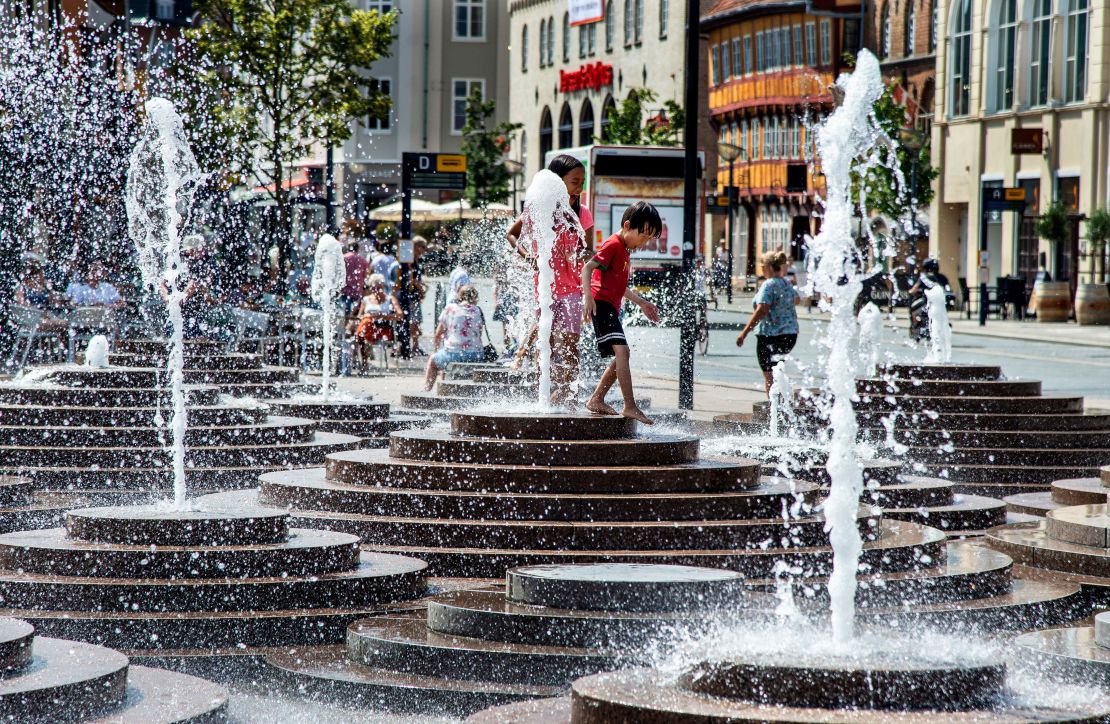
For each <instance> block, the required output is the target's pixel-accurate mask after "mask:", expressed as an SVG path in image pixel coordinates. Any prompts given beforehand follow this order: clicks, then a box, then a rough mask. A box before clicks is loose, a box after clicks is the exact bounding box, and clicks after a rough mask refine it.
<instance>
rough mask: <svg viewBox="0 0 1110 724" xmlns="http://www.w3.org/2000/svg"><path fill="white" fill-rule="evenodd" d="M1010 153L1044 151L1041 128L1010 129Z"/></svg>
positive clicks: (1040, 152) (1019, 153)
mask: <svg viewBox="0 0 1110 724" xmlns="http://www.w3.org/2000/svg"><path fill="white" fill-rule="evenodd" d="M1010 153H1012V154H1014V155H1021V154H1026V153H1030V154H1036V155H1038V156H1039V155H1040V154H1042V153H1044V129H1043V128H1012V129H1010Z"/></svg>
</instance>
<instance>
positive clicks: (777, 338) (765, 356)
mask: <svg viewBox="0 0 1110 724" xmlns="http://www.w3.org/2000/svg"><path fill="white" fill-rule="evenodd" d="M755 339H756V343H755V356H756V359H758V360H759V369H761V370H763V371H764V372H770V371H771V370H773V369H774V368H775V365H776V364H778V361H779V359H781V358H782V357H785V356H786V355H788V354H790V351H791V350H793V349H794V345H795V344H797V343H798V335H796V334H771V335H762V334H759V335H756V337H755Z"/></svg>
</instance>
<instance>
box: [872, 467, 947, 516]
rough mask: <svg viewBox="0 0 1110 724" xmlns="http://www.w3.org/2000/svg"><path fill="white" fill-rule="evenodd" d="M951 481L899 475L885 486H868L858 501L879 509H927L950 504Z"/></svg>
mask: <svg viewBox="0 0 1110 724" xmlns="http://www.w3.org/2000/svg"><path fill="white" fill-rule="evenodd" d="M954 494H955V493H954V491H953V490H952V481H950V480H942V479H940V478H925V477H921V476H916V475H899V476H898V477H897V479H896V480H895V481H894V482H893V483H891V484H886V485H868V486H867V487H866V488H865V489H864V491H863V494H862V495H861V496H860V500H861V501H862V502H863V503H870V504H872V505H877V506H879V507H880V508H884V509H886V508H928V507H932V506H938V505H950V504H951V503H952V496H953V495H954Z"/></svg>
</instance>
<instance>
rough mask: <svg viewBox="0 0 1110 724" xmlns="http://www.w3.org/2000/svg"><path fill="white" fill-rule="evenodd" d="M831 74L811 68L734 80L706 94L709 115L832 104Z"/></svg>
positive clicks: (760, 74) (757, 74) (758, 74)
mask: <svg viewBox="0 0 1110 724" xmlns="http://www.w3.org/2000/svg"><path fill="white" fill-rule="evenodd" d="M833 82H834V78H833V74H832V73H829V72H825V71H818V70H814V69H813V68H794V69H790V70H782V71H776V72H772V73H756V74H754V75H750V76H745V77H743V78H735V79H733V80H730V81H728V82H727V83H724V84H722V85H719V86H716V87H714V88H712V89H710V91H709V112H710V113H711V114H718V113H724V112H727V111H733V110H737V109H741V108H761V107H764V106H791V105H799V104H802V103H812V104H820V103H828V104H831V103H832V93H830V92H829V87H830V86H831V85H832V84H833Z"/></svg>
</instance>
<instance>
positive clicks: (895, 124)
mask: <svg viewBox="0 0 1110 724" xmlns="http://www.w3.org/2000/svg"><path fill="white" fill-rule="evenodd" d="M896 87H897V85H896V84H892V85H888V86H887V87H886V89H885V90H884V91H883V94H882V95H881V96H880V97H879V99H878V100H877V101H876V102H875V107H874V113H875V120H876V121H877V122H878V124H879V127H880V128H881V129H882V130H883V133H885V134H886V136H887V138H889V139H890V140H891V141H892V143H891V144H890V145H888V146H886V147H883V148H880V149H879V151H878V156H879V161H880V163H879V164H877V165H874V166H870V167H868V168H867V169H866V171H865V172H864V173H862V174H860V173H858V172H857V173H853V175H852V197H853V199H854V200H855V201H856V203H857V204H858V203H859V201H860V199H861V197H862V198H863V200H864V205H865V207H866V208H865V210H866V211H867V212H868V213H872V214H879V215H881V216H884V217H886V218H888V219H891V220H895V221H901V222H903V225H907V223H908V224H913V223H916V221H915V219H914V216H915V213H914V212H916V210H917V209H921V208H925V207H927V206H929V204H931V203H932V202H933V180H934V179H936V177H937V176H938V175H940V169H938V168H936V167H934V166H933V164H932V161H931V159H930V149H929V139H928V138H924V139H922V140H923V143H922V144H921V148H920V149H918V150H916V151H915V150H914V149H912V148H910V147H909V146H907V145H906V144H904V143H899V142H898V139H899V137H900V134H901V132H902V131H903V129H905V128H906V107H905V106H903V105H902V104H901V103H899V102H898V101H897V100H895V97H894V93H895V88H896ZM892 149H893V150H892ZM915 161H916V168H915V164H914V162H915ZM899 177H900V178H899Z"/></svg>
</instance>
